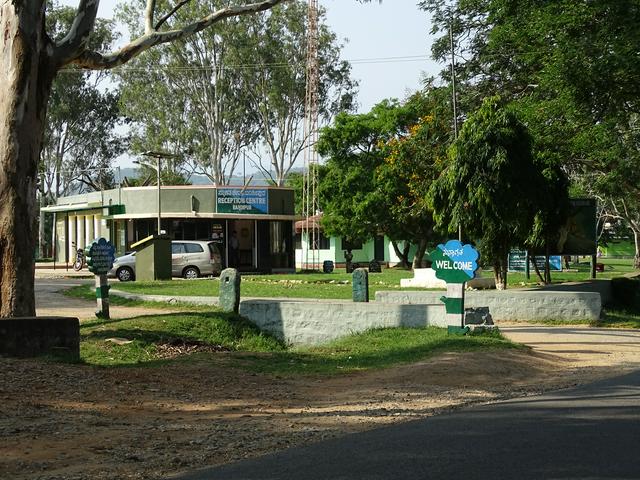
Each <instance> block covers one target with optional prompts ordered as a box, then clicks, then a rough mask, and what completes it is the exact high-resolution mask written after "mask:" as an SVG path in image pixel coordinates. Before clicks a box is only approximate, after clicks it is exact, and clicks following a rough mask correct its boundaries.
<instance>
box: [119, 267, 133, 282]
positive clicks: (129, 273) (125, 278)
mask: <svg viewBox="0 0 640 480" xmlns="http://www.w3.org/2000/svg"><path fill="white" fill-rule="evenodd" d="M116 276H117V277H118V280H120V281H121V282H130V281H131V280H133V270H131V269H130V268H129V267H122V268H120V269H118V271H117V272H116Z"/></svg>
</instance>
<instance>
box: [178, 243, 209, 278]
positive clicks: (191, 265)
mask: <svg viewBox="0 0 640 480" xmlns="http://www.w3.org/2000/svg"><path fill="white" fill-rule="evenodd" d="M221 270H222V257H221V256H220V250H219V249H218V245H216V244H215V243H214V242H200V241H196V240H174V241H172V242H171V274H172V275H173V276H174V277H183V278H198V277H199V276H201V275H216V276H217V275H220V271H221Z"/></svg>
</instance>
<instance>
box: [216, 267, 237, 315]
mask: <svg viewBox="0 0 640 480" xmlns="http://www.w3.org/2000/svg"><path fill="white" fill-rule="evenodd" d="M220 308H222V310H223V311H225V312H227V313H232V312H233V313H238V310H239V309H240V273H238V270H236V269H235V268H225V269H224V270H223V271H222V273H220Z"/></svg>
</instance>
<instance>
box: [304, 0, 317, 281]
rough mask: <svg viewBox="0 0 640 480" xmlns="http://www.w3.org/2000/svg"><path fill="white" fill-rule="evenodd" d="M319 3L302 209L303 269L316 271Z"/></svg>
mask: <svg viewBox="0 0 640 480" xmlns="http://www.w3.org/2000/svg"><path fill="white" fill-rule="evenodd" d="M319 76H320V72H319V66H318V0H309V9H308V13H307V91H306V96H305V107H304V111H305V121H304V139H305V149H304V180H303V187H302V197H303V198H302V207H303V215H304V217H305V219H304V221H303V224H302V225H303V226H302V238H303V239H304V238H305V236H306V239H307V242H306V248H305V243H304V242H303V243H302V248H303V250H302V268H303V269H311V270H313V269H316V268H318V267H319V264H320V251H319V242H320V228H319V224H318V219H316V218H313V220H312V218H311V217H315V216H316V215H318V214H319V212H320V209H319V205H318V168H317V167H318V152H317V151H316V143H317V142H318V81H319Z"/></svg>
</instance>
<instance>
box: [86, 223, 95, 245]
mask: <svg viewBox="0 0 640 480" xmlns="http://www.w3.org/2000/svg"><path fill="white" fill-rule="evenodd" d="M93 238H94V236H93V215H85V216H84V245H85V247H86V246H87V245H91V242H92V241H93Z"/></svg>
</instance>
